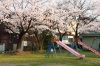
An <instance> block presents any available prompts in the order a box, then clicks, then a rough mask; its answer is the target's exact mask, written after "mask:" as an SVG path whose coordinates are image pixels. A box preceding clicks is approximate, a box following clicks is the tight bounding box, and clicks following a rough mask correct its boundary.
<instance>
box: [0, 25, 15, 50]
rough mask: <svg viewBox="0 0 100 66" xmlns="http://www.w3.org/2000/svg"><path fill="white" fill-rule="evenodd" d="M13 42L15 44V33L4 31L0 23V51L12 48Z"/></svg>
mask: <svg viewBox="0 0 100 66" xmlns="http://www.w3.org/2000/svg"><path fill="white" fill-rule="evenodd" d="M14 44H17V34H14V33H8V32H6V30H5V27H4V26H3V24H0V51H9V50H13V49H14V47H13V46H14Z"/></svg>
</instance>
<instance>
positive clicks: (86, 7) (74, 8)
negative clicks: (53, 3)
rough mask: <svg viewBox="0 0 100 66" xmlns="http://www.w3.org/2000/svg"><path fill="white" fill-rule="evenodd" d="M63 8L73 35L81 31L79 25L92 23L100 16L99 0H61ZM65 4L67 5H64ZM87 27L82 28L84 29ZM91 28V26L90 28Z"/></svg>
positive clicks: (76, 35)
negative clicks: (66, 12)
mask: <svg viewBox="0 0 100 66" xmlns="http://www.w3.org/2000/svg"><path fill="white" fill-rule="evenodd" d="M62 2H63V6H64V9H66V10H67V11H68V14H69V17H70V18H68V19H69V21H70V24H69V26H71V27H72V29H73V31H74V32H75V37H78V34H79V33H82V30H81V27H84V26H85V25H90V24H89V23H91V24H94V23H92V22H93V21H95V20H96V19H97V18H98V17H99V16H100V1H99V0H96V1H94V0H92V1H89V0H88V1H87V0H66V1H65V0H63V1H62ZM66 4H67V5H66ZM85 29H87V28H84V30H85ZM90 29H91V28H90ZM80 30H81V32H80Z"/></svg>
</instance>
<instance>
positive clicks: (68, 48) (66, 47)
mask: <svg viewBox="0 0 100 66" xmlns="http://www.w3.org/2000/svg"><path fill="white" fill-rule="evenodd" d="M56 43H57V44H59V45H60V46H62V47H63V48H65V49H66V50H68V51H69V52H71V53H72V54H74V55H75V56H78V57H83V58H84V57H85V55H81V54H79V53H78V52H76V51H75V50H73V49H72V48H70V47H69V46H67V45H66V44H64V43H62V42H61V41H56Z"/></svg>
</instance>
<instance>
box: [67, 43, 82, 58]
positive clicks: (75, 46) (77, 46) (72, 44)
mask: <svg viewBox="0 0 100 66" xmlns="http://www.w3.org/2000/svg"><path fill="white" fill-rule="evenodd" d="M70 47H71V48H72V49H74V48H76V51H77V52H78V48H79V49H80V50H82V52H83V49H82V47H81V46H80V45H76V43H75V42H74V41H72V42H71V43H70ZM70 54H71V53H70V52H68V56H69V55H70ZM83 54H84V53H83Z"/></svg>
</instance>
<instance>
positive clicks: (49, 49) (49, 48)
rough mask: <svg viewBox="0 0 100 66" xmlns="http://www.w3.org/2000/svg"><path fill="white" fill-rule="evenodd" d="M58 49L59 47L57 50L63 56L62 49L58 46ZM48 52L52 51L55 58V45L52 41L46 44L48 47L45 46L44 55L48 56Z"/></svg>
mask: <svg viewBox="0 0 100 66" xmlns="http://www.w3.org/2000/svg"><path fill="white" fill-rule="evenodd" d="M53 49H54V50H53ZM58 49H59V51H60V53H61V55H62V57H63V54H62V51H61V49H60V47H58ZM50 52H52V53H53V55H54V54H55V55H56V58H57V54H56V47H55V46H54V42H49V45H48V48H47V53H46V57H49V54H50Z"/></svg>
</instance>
